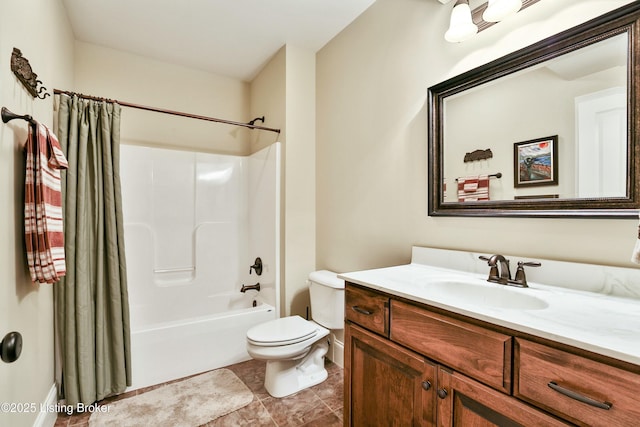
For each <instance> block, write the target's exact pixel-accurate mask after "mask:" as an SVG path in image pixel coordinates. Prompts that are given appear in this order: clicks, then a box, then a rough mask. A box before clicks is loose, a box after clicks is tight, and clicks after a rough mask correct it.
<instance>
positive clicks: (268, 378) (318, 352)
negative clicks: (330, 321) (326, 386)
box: [264, 339, 329, 397]
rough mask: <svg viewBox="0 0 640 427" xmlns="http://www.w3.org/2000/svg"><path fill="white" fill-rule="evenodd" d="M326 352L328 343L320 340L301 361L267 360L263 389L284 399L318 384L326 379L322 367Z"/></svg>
mask: <svg viewBox="0 0 640 427" xmlns="http://www.w3.org/2000/svg"><path fill="white" fill-rule="evenodd" d="M328 350H329V341H328V340H326V339H321V340H320V341H319V342H317V343H315V344H314V345H313V346H312V347H311V350H310V351H309V353H308V354H307V355H306V356H305V357H303V358H301V359H296V360H268V361H267V368H266V372H265V378H264V388H265V389H266V390H267V392H268V393H269V394H270V395H271V396H273V397H284V396H288V395H290V394H293V393H296V392H298V391H300V390H304V389H305V388H309V387H312V386H314V385H316V384H320V383H321V382H323V381H324V380H326V379H327V377H328V373H327V370H326V369H325V367H324V356H325V355H326V354H327V351H328Z"/></svg>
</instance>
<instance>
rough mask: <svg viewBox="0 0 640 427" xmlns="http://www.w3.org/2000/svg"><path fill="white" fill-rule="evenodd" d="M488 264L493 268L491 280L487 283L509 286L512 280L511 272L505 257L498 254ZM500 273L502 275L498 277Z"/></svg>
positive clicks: (490, 275) (490, 274)
mask: <svg viewBox="0 0 640 427" xmlns="http://www.w3.org/2000/svg"><path fill="white" fill-rule="evenodd" d="M487 264H488V265H489V267H491V271H490V273H489V278H488V279H487V281H489V282H494V283H500V284H503V285H505V284H507V283H509V281H510V280H511V271H510V270H509V260H508V259H506V258H505V257H504V256H502V255H499V254H496V255H493V256H492V257H491V258H489V259H488V262H487ZM498 271H500V274H499V275H498Z"/></svg>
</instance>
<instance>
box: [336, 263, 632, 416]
mask: <svg viewBox="0 0 640 427" xmlns="http://www.w3.org/2000/svg"><path fill="white" fill-rule="evenodd" d="M345 280H346V292H345V304H346V305H345V317H346V326H345V369H344V374H345V381H344V384H345V405H344V411H345V414H344V424H345V425H346V426H353V427H363V426H384V427H386V426H454V425H455V426H464V427H467V426H473V427H481V426H495V425H498V426H526V427H529V426H562V425H580V426H607V427H613V426H615V427H623V426H629V427H633V426H638V425H640V403H638V396H639V395H640V366H638V365H637V364H634V363H630V362H628V361H623V360H619V359H616V358H612V357H609V356H605V355H602V354H597V353H595V352H592V351H587V350H583V349H580V348H578V347H575V346H571V345H567V344H564V343H561V342H557V341H555V340H552V339H549V338H548V337H540V336H537V335H535V334H531V333H524V332H521V331H518V330H516V329H512V328H506V327H504V326H500V325H497V324H493V323H491V322H487V321H485V320H478V319H475V318H473V317H472V316H469V315H462V314H459V313H455V312H453V311H449V310H445V309H442V308H440V307H435V306H431V305H429V304H425V303H422V302H418V301H415V300H412V299H410V298H406V297H403V296H398V295H395V294H394V293H392V292H385V291H383V290H380V289H373V288H371V287H370V286H366V285H364V284H362V283H354V282H351V281H349V279H348V275H347V278H346V279H345ZM638 350H639V352H640V348H639V349H638Z"/></svg>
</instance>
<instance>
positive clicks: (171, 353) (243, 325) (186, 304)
mask: <svg viewBox="0 0 640 427" xmlns="http://www.w3.org/2000/svg"><path fill="white" fill-rule="evenodd" d="M280 150H281V147H280V143H274V144H272V145H270V146H269V147H267V148H264V149H263V150H261V151H259V152H257V153H254V154H252V155H250V156H247V157H241V156H230V155H220V154H209V153H200V152H191V151H180V150H169V149H160V148H150V147H142V146H132V145H123V146H121V175H122V177H121V178H122V197H123V210H124V222H125V246H126V255H127V269H128V273H127V274H128V284H129V301H130V307H131V353H132V355H131V357H132V372H133V384H132V387H131V388H130V389H131V390H133V389H137V388H142V387H146V386H149V385H153V384H158V383H161V382H166V381H170V380H172V379H175V378H181V377H185V376H188V375H192V374H195V373H198V372H203V371H207V370H210V369H215V368H219V367H222V366H227V365H230V364H232V363H237V362H239V361H243V360H247V359H249V356H248V354H247V352H246V349H245V345H246V338H245V337H246V332H247V330H248V329H249V328H250V327H252V326H254V325H256V324H259V323H262V322H265V321H267V320H271V319H275V318H276V317H278V313H279V309H278V307H279V303H280V301H279V299H280V298H279V296H280V289H279V286H280V285H279V283H280V276H279V268H278V265H279V252H280V250H279V234H280V232H279V224H280V222H279V221H280V214H279V208H280ZM256 257H260V258H261V259H262V262H263V263H264V269H263V272H262V275H260V276H257V275H256V273H255V272H252V273H251V274H250V269H249V266H251V265H252V264H253V262H254V260H255V258H256ZM258 282H259V283H260V292H257V291H247V292H245V293H241V292H240V289H241V287H242V285H243V284H246V285H254V284H256V283H258Z"/></svg>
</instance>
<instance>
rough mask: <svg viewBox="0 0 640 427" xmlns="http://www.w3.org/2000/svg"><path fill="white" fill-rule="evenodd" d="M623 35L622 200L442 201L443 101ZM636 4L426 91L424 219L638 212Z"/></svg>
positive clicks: (639, 30) (639, 36)
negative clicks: (624, 175) (624, 132)
mask: <svg viewBox="0 0 640 427" xmlns="http://www.w3.org/2000/svg"><path fill="white" fill-rule="evenodd" d="M620 34H626V35H627V36H628V54H627V171H628V177H627V185H626V194H627V196H626V197H616V198H606V197H603V198H582V199H544V198H541V199H530V198H526V199H519V200H493V201H492V200H490V201H480V202H446V203H445V202H444V201H443V200H444V194H443V191H442V183H443V179H444V174H443V158H444V156H443V151H444V138H443V129H444V120H445V117H444V115H443V111H444V100H445V99H446V98H447V97H448V96H452V95H455V94H459V93H460V92H463V91H465V90H468V89H471V88H474V87H476V86H479V85H482V84H485V83H488V82H491V81H493V80H496V79H498V78H500V77H503V76H506V75H509V74H512V73H515V72H517V71H521V70H524V69H526V68H528V67H531V66H534V65H537V64H540V63H542V62H545V61H547V60H550V59H553V58H556V57H558V56H561V55H564V54H566V53H569V52H572V51H574V50H577V49H580V48H582V47H585V46H588V45H591V44H593V43H595V42H598V41H601V40H603V39H606V38H609V37H613V36H616V35H620ZM638 49H640V2H633V3H631V4H629V5H626V6H623V7H621V8H619V9H616V10H614V11H612V12H609V13H607V14H604V15H602V16H600V17H598V18H595V19H593V20H591V21H588V22H585V23H584V24H581V25H578V26H576V27H574V28H571V29H569V30H566V31H564V32H562V33H559V34H557V35H555V36H552V37H549V38H547V39H545V40H542V41H540V42H538V43H535V44H533V45H531V46H528V47H526V48H523V49H520V50H518V51H516V52H513V53H511V54H508V55H506V56H503V57H502V58H499V59H496V60H494V61H492V62H490V63H488V64H485V65H482V66H480V67H478V68H475V69H473V70H470V71H467V72H465V73H463V74H461V75H459V76H456V77H453V78H450V79H448V80H446V81H444V82H442V83H439V84H437V85H435V86H432V87H431V88H429V93H428V100H427V102H428V111H429V113H428V114H429V135H428V150H427V152H428V165H429V166H428V167H429V170H428V193H429V194H428V214H429V215H430V216H490V217H493V216H512V217H574V218H583V217H584V218H637V217H638V211H637V210H638V209H639V208H640V182H639V181H640V169H639V162H640V153H639V148H638V144H639V143H640V134H639V132H640V123H639V122H640V98H639V97H640V75H639V74H640V57H639V55H638Z"/></svg>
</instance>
